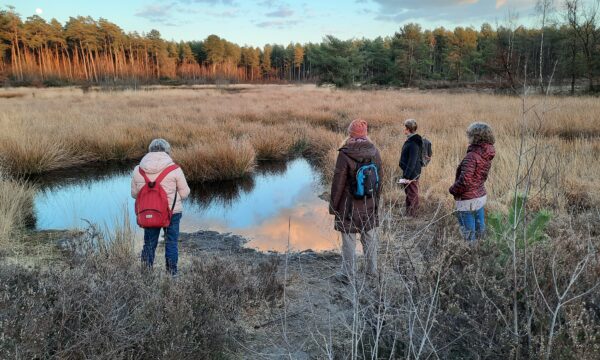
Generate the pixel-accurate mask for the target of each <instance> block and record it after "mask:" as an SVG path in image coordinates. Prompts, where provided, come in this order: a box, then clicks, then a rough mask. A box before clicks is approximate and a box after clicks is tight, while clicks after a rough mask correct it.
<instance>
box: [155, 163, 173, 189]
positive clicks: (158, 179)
mask: <svg viewBox="0 0 600 360" xmlns="http://www.w3.org/2000/svg"><path fill="white" fill-rule="evenodd" d="M176 169H179V165H177V164H173V165H171V166H169V167H167V168H166V169H164V170H163V171H162V172H161V173H160V175H158V177H157V178H156V180H154V183H155V184H156V185H160V183H161V182H162V181H163V180H164V179H165V177H167V175H169V173H170V172H171V171H173V170H176Z"/></svg>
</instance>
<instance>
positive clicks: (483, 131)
mask: <svg viewBox="0 0 600 360" xmlns="http://www.w3.org/2000/svg"><path fill="white" fill-rule="evenodd" d="M467 137H468V138H469V144H473V145H479V144H492V145H494V143H495V142H496V140H495V139H494V133H493V131H492V127H491V126H489V125H488V124H486V123H484V122H474V123H472V124H471V125H469V127H468V128H467Z"/></svg>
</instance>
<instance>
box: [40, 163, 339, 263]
mask: <svg viewBox="0 0 600 360" xmlns="http://www.w3.org/2000/svg"><path fill="white" fill-rule="evenodd" d="M74 175H75V176H76V175H77V174H73V173H71V176H74ZM87 176H88V178H90V179H88V180H84V181H65V182H64V183H63V184H61V183H60V182H59V183H58V184H54V185H53V186H50V187H48V188H46V189H45V190H42V191H40V193H39V195H38V196H37V198H36V201H35V207H36V211H37V227H38V228H39V229H64V228H75V227H85V226H86V223H85V222H84V221H83V220H82V219H86V220H88V221H91V222H93V223H96V224H99V225H101V226H106V227H108V228H111V227H113V226H114V225H115V224H117V223H118V222H119V217H120V216H122V214H123V209H124V207H127V208H128V211H129V212H130V215H131V218H132V219H134V216H133V204H134V202H133V199H131V197H130V175H129V173H128V172H123V171H120V172H113V173H112V175H110V176H106V175H104V176H95V175H93V174H92V175H91V176H90V175H87ZM71 180H72V179H71ZM225 187H227V188H228V189H227V190H225ZM42 188H44V187H43V186H42ZM321 192H322V188H321V186H320V185H319V179H318V175H317V173H316V172H315V170H314V169H313V168H312V167H311V166H310V165H309V164H308V162H307V161H306V160H304V159H297V160H294V161H291V162H289V163H288V164H287V166H282V167H280V168H279V169H278V170H276V171H274V172H273V171H271V172H269V171H264V172H260V171H259V173H258V174H257V175H255V176H254V178H253V180H252V181H250V183H246V184H242V185H240V184H231V183H230V184H228V185H227V186H215V185H211V186H210V187H209V188H206V187H196V188H192V196H191V198H190V199H188V200H186V201H185V202H184V213H183V218H182V221H181V231H183V232H193V231H197V230H215V231H219V232H232V233H235V234H239V235H243V236H245V237H247V238H248V239H250V243H249V244H248V246H250V247H255V248H259V249H261V250H277V251H284V250H285V248H286V245H287V238H288V223H289V222H290V220H291V231H290V232H289V234H290V246H291V247H292V248H293V249H295V250H304V249H309V248H310V249H313V250H317V251H319V250H321V251H322V250H328V249H335V248H336V247H337V246H336V238H337V236H336V233H335V232H334V231H333V230H332V221H333V219H332V217H331V216H330V215H329V214H328V212H327V203H326V202H324V201H323V200H321V199H319V198H318V194H319V193H321Z"/></svg>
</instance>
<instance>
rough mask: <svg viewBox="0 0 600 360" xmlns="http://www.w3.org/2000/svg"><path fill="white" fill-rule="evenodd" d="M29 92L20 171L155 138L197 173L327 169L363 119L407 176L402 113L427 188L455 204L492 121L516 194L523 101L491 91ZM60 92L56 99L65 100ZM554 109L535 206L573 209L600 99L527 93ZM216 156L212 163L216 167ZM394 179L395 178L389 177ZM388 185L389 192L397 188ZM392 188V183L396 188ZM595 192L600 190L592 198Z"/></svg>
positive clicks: (10, 153)
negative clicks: (292, 165)
mask: <svg viewBox="0 0 600 360" xmlns="http://www.w3.org/2000/svg"><path fill="white" fill-rule="evenodd" d="M32 91H33V93H35V97H33V96H29V95H27V96H24V97H19V98H11V99H3V104H2V108H1V109H0V127H1V128H2V129H3V133H2V135H0V150H1V152H0V159H2V160H1V161H3V162H4V163H5V166H6V167H7V169H8V171H9V172H10V173H11V174H12V175H23V174H31V173H44V172H47V171H49V170H53V169H57V168H63V167H72V166H77V165H78V164H81V163H84V162H92V161H112V160H127V159H139V158H140V157H141V156H142V155H143V154H144V152H145V151H146V148H147V145H148V143H149V142H150V140H151V139H152V138H154V137H162V138H165V139H167V140H169V141H170V142H171V144H172V145H173V146H174V150H175V154H176V157H177V158H178V161H179V162H180V163H181V164H182V166H183V167H184V171H185V172H186V173H187V174H189V176H190V178H191V180H194V181H209V180H223V179H231V178H237V177H241V176H245V175H247V174H249V173H250V172H251V171H252V167H253V165H254V163H255V161H257V160H264V159H286V158H289V157H293V156H297V155H303V156H305V157H307V158H309V159H311V160H313V161H315V162H316V163H317V164H319V165H320V167H321V168H322V169H323V171H324V173H325V175H326V176H325V179H327V178H328V176H330V174H331V168H332V167H333V161H334V160H335V151H336V149H337V148H338V147H339V145H340V143H341V141H342V140H343V138H344V136H345V131H346V127H347V125H348V123H349V122H350V121H351V120H352V119H353V118H356V117H363V118H365V119H366V120H367V121H368V122H369V125H370V136H371V138H372V139H373V141H374V142H375V143H376V144H377V145H378V147H379V148H380V149H381V153H382V156H383V158H384V164H385V171H386V173H387V174H390V175H395V176H399V175H400V172H399V169H398V158H399V155H400V149H401V147H402V143H403V142H404V135H403V134H402V121H403V120H404V119H406V118H409V117H410V118H416V119H417V120H418V123H419V132H420V133H421V134H423V135H425V136H427V137H428V138H429V139H430V140H431V141H432V143H433V150H434V157H433V161H432V163H431V164H430V165H429V166H428V167H427V168H426V170H425V171H424V173H423V175H422V179H421V184H422V186H421V187H422V188H423V189H427V191H426V192H425V193H424V195H425V196H426V197H427V199H429V200H431V201H425V202H424V204H427V203H438V202H439V201H440V200H443V201H447V202H448V204H450V203H451V199H450V198H449V196H448V195H447V188H448V187H449V186H450V184H451V182H452V180H453V175H454V171H455V167H456V165H457V164H458V162H459V161H460V159H461V158H462V156H464V152H465V149H466V146H467V140H466V137H465V134H464V132H465V128H466V127H467V126H468V125H469V124H470V123H471V122H473V121H476V120H479V121H486V122H488V123H490V124H491V125H492V127H493V128H494V131H495V133H496V138H497V139H498V143H497V150H498V151H497V152H498V156H497V159H496V160H495V161H494V166H493V168H492V173H491V174H490V180H489V181H488V190H489V191H490V193H491V194H492V195H493V196H492V198H494V199H497V201H496V202H495V203H492V204H491V206H493V207H506V206H508V204H509V203H510V196H509V195H507V194H508V191H507V184H509V183H510V181H507V179H510V178H511V177H512V174H514V172H515V168H516V166H517V163H516V161H515V160H514V159H515V156H514V151H515V146H516V144H517V142H518V136H519V129H520V127H519V125H518V124H519V121H520V118H521V115H520V108H521V103H520V100H519V99H518V98H515V97H508V96H494V95H485V94H448V93H440V92H437V93H421V92H410V91H370V92H343V91H332V90H330V89H320V88H316V87H313V86H300V87H294V86H254V87H248V88H247V89H245V90H244V91H242V92H240V93H237V94H235V95H231V94H224V93H222V92H219V91H218V90H216V89H211V88H204V89H199V90H185V89H182V90H172V89H170V90H155V91H147V92H133V91H124V92H120V93H85V94H84V93H82V92H80V91H78V90H67V89H55V90H48V89H39V90H32ZM57 99H60V101H57ZM531 101H532V102H533V103H536V102H538V103H540V102H542V101H546V102H547V108H553V109H556V110H555V111H552V112H550V113H548V114H547V115H546V116H545V119H544V121H543V122H538V121H537V120H536V118H535V116H533V115H531V116H530V117H529V118H528V119H526V121H527V122H529V124H530V125H529V126H528V127H529V128H530V129H535V131H532V132H531V133H529V134H528V136H529V138H530V140H531V141H535V142H537V143H538V144H539V148H540V149H543V150H544V151H545V152H547V153H548V158H550V159H551V161H552V163H551V164H550V163H545V164H542V163H539V164H538V165H536V167H535V168H534V169H532V170H533V171H534V172H535V173H536V175H543V176H544V178H545V179H546V180H547V181H544V183H543V184H537V185H536V187H537V188H536V189H533V190H534V191H533V193H534V194H536V195H535V197H534V198H533V199H531V200H532V203H535V202H538V203H540V204H549V205H552V206H556V207H559V208H561V209H566V208H567V207H569V206H570V205H569V204H568V201H566V200H565V199H567V197H570V198H571V199H576V198H579V197H581V198H586V199H588V200H589V202H590V203H592V204H594V203H597V201H598V200H599V199H598V198H597V196H596V195H594V194H595V193H597V190H598V189H597V185H596V184H597V178H598V177H599V176H600V163H599V162H598V161H594V159H596V158H597V155H598V153H599V151H600V150H599V147H598V145H597V143H598V142H597V137H598V134H599V133H600V123H598V122H597V121H595V119H596V114H597V113H598V112H600V102H598V101H597V98H593V97H577V98H559V97H551V98H547V99H545V100H543V99H542V98H535V97H534V98H531ZM215 164H216V165H215ZM390 179H391V177H390ZM391 185H392V184H391V183H390V184H388V186H386V188H387V190H388V191H390V192H389V195H388V196H396V194H397V191H396V190H397V189H395V188H394V187H393V186H391ZM392 189H393V190H392ZM586 194H592V195H589V196H588V195H586Z"/></svg>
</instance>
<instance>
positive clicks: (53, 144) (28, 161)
mask: <svg viewBox="0 0 600 360" xmlns="http://www.w3.org/2000/svg"><path fill="white" fill-rule="evenodd" d="M0 154H1V155H0V165H2V166H3V167H4V169H6V172H7V173H8V174H10V175H12V176H15V177H21V176H27V175H32V174H42V173H45V172H48V171H52V170H57V169H61V168H66V167H72V166H76V165H80V164H83V163H85V162H86V157H85V156H84V155H83V154H81V153H80V154H76V152H75V151H74V150H73V148H72V146H71V144H69V143H66V142H63V141H61V140H60V139H56V138H53V137H40V136H28V135H26V134H23V137H20V138H8V139H1V140H0Z"/></svg>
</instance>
